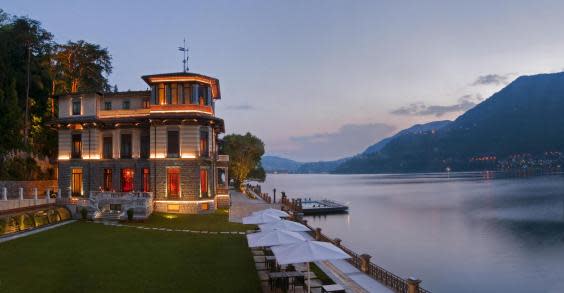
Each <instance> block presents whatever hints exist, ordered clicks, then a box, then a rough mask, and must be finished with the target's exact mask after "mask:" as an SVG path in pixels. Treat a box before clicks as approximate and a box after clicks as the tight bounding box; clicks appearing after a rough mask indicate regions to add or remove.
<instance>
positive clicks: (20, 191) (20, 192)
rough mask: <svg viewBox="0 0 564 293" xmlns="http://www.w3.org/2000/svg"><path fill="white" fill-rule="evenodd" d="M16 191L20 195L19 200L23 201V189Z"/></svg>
mask: <svg viewBox="0 0 564 293" xmlns="http://www.w3.org/2000/svg"><path fill="white" fill-rule="evenodd" d="M18 190H19V194H20V200H23V199H24V198H23V188H22V187H20V188H19V189H18Z"/></svg>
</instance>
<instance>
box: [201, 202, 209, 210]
mask: <svg viewBox="0 0 564 293" xmlns="http://www.w3.org/2000/svg"><path fill="white" fill-rule="evenodd" d="M201 207H202V210H204V211H207V210H209V209H210V204H209V203H207V202H203V203H202V205H201Z"/></svg>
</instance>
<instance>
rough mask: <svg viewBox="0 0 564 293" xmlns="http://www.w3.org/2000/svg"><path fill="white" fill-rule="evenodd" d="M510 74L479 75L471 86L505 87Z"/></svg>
mask: <svg viewBox="0 0 564 293" xmlns="http://www.w3.org/2000/svg"><path fill="white" fill-rule="evenodd" d="M510 76H511V74H510V73H509V74H504V75H501V74H486V75H480V76H478V78H477V79H476V80H475V81H474V82H473V83H472V85H474V86H476V85H506V84H508V83H509V77H510Z"/></svg>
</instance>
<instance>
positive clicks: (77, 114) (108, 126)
mask: <svg viewBox="0 0 564 293" xmlns="http://www.w3.org/2000/svg"><path fill="white" fill-rule="evenodd" d="M143 79H144V80H145V81H146V82H147V84H148V85H149V86H150V87H151V90H150V91H139V92H122V93H108V94H102V93H82V94H81V93H77V94H71V95H65V96H60V97H58V103H59V117H58V119H56V120H55V121H53V122H52V123H51V126H52V127H54V128H56V129H57V131H58V138H59V163H58V174H59V182H58V187H59V189H60V190H61V192H62V194H63V196H64V197H67V196H69V194H71V193H72V194H74V195H76V196H83V197H86V196H88V195H89V193H90V192H91V191H100V190H102V189H105V190H107V191H112V192H129V191H130V190H131V191H143V192H151V193H152V194H153V198H154V200H155V210H157V211H167V212H179V213H205V212H208V211H213V210H215V209H216V207H218V206H221V207H225V206H227V207H228V206H229V198H228V196H227V199H225V195H226V194H227V182H226V181H227V165H228V160H229V158H228V157H227V156H222V155H218V150H219V146H218V141H217V140H218V135H219V134H220V133H223V132H224V131H225V129H224V124H223V120H222V119H220V118H217V117H215V101H216V100H218V99H220V98H221V96H220V91H219V81H218V80H217V79H214V78H211V77H207V76H203V75H199V74H193V73H173V74H161V75H150V76H144V77H143ZM218 168H220V169H218ZM124 169H127V170H124ZM73 170H74V171H75V173H76V174H77V176H80V175H79V174H82V182H81V185H80V184H77V182H78V181H77V180H75V182H74V183H73V182H72V181H73V179H72V178H73ZM109 170H111V186H108V185H107V184H106V186H105V184H104V183H105V182H104V181H105V176H106V175H105V174H109V172H110V171H109ZM203 170H205V171H203ZM130 171H133V177H131V172H130ZM146 171H148V172H149V175H148V177H146V176H144V174H146ZM105 172H106V173H105ZM202 174H203V175H202ZM206 174H207V176H206ZM74 178H78V177H74ZM131 178H132V179H133V180H131ZM124 182H125V183H124ZM131 182H132V185H130V184H131ZM73 186H74V190H71V189H73ZM77 186H80V188H78V187H77ZM131 186H132V188H129V187H131ZM124 187H127V188H124ZM147 187H148V188H147ZM203 189H207V191H205V190H203ZM169 193H170V194H169ZM217 195H221V196H222V198H221V199H217V200H216V199H215V197H216V196H217ZM165 201H166V202H165Z"/></svg>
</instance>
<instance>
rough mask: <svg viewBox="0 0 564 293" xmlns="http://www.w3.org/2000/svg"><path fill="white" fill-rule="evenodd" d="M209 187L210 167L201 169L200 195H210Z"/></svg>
mask: <svg viewBox="0 0 564 293" xmlns="http://www.w3.org/2000/svg"><path fill="white" fill-rule="evenodd" d="M208 192H209V188H208V169H204V168H202V169H200V197H208V196H209V193H208Z"/></svg>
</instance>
